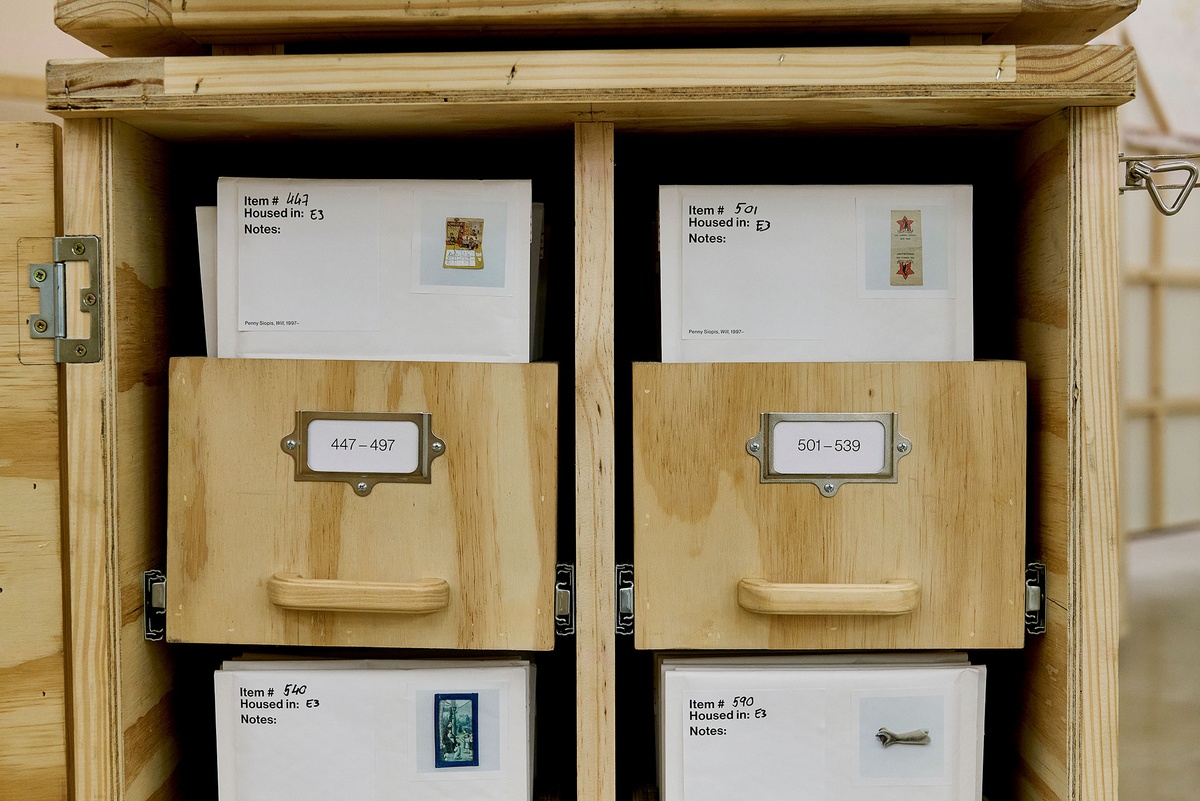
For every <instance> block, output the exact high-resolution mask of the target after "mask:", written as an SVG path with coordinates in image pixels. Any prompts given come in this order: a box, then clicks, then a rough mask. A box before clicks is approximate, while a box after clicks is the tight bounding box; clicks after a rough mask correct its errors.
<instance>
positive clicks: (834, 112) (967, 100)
mask: <svg viewBox="0 0 1200 801" xmlns="http://www.w3.org/2000/svg"><path fill="white" fill-rule="evenodd" d="M1014 53H1015V55H1014ZM694 75H699V76H702V78H701V80H696V79H695V78H694V77H692V76H694ZM1135 76H1136V65H1135V61H1134V57H1133V51H1132V49H1130V48H1127V47H1120V46H1112V45H1096V46H1057V47H1056V46H1045V47H1041V46H1018V47H1015V48H1009V47H1003V46H1001V47H975V48H971V47H899V48H888V47H882V48H784V49H778V50H776V49H772V50H750V51H736V50H728V49H726V50H695V49H692V50H682V51H657V50H651V51H643V50H638V51H628V50H619V51H566V52H563V51H559V52H554V51H547V52H532V51H524V52H514V53H477V52H466V53H448V54H438V55H428V54H422V53H409V54H391V55H355V56H227V57H219V58H218V57H214V58H208V59H179V58H166V59H162V58H144V59H108V60H103V61H61V62H51V64H50V65H49V67H48V71H47V105H48V108H49V110H50V111H51V112H52V113H55V114H59V115H62V116H64V117H75V116H96V115H99V114H102V115H106V116H112V117H115V118H119V119H122V120H125V121H127V122H129V123H130V124H133V125H135V126H137V127H139V128H141V129H143V130H146V131H149V132H151V133H154V134H156V135H159V136H162V137H164V138H168V139H177V138H181V139H196V138H205V137H227V136H237V137H244V136H261V137H270V136H280V135H291V134H292V133H293V132H294V131H295V129H296V128H297V126H305V131H306V133H307V134H309V135H312V136H318V137H322V136H323V137H330V136H355V137H361V136H372V135H383V134H387V135H389V136H395V135H396V132H397V131H401V132H403V133H404V135H406V136H424V135H434V134H438V135H455V136H467V135H470V134H474V133H481V132H485V131H489V132H491V131H495V130H506V131H547V130H565V129H568V128H570V126H572V125H574V124H575V123H579V122H611V123H614V124H617V125H619V126H620V128H621V130H623V131H663V130H672V131H678V130H679V129H680V126H686V127H687V128H689V129H691V130H746V129H758V130H779V131H783V130H797V129H800V130H814V129H815V130H822V129H825V130H838V131H858V130H874V129H879V128H889V129H890V128H895V127H897V126H910V127H920V128H923V129H927V128H928V127H929V126H930V125H931V124H935V125H937V126H938V127H950V128H952V127H964V126H970V127H971V128H1023V127H1026V126H1029V125H1032V124H1034V123H1036V122H1037V121H1039V120H1041V119H1043V118H1045V117H1046V116H1048V115H1050V114H1053V113H1054V112H1056V111H1058V110H1060V109H1062V108H1063V107H1064V106H1066V105H1098V106H1106V105H1120V104H1121V103H1125V102H1127V101H1128V100H1130V99H1131V98H1132V97H1133V87H1134V80H1135ZM964 77H965V78H967V80H964ZM331 106H336V107H337V112H336V114H332V115H331V114H330V107H331Z"/></svg>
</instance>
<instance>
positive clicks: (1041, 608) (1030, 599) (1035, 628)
mask: <svg viewBox="0 0 1200 801" xmlns="http://www.w3.org/2000/svg"><path fill="white" fill-rule="evenodd" d="M1025 631H1026V632H1028V633H1029V634H1045V633H1046V566H1045V565H1043V564H1042V563H1041V562H1030V563H1029V564H1027V565H1025Z"/></svg>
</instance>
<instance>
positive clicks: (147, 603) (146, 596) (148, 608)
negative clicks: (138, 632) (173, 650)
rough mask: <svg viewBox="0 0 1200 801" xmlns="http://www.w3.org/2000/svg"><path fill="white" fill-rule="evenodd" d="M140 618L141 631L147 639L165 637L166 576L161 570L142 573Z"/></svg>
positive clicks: (155, 639)
mask: <svg viewBox="0 0 1200 801" xmlns="http://www.w3.org/2000/svg"><path fill="white" fill-rule="evenodd" d="M142 619H143V620H144V621H145V628H144V630H143V632H142V633H143V636H145V638H146V639H147V640H149V641H151V642H159V641H160V640H164V639H166V636H167V576H166V574H165V573H163V572H162V571H161V570H147V571H146V572H145V573H143V574H142Z"/></svg>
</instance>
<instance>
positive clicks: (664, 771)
mask: <svg viewBox="0 0 1200 801" xmlns="http://www.w3.org/2000/svg"><path fill="white" fill-rule="evenodd" d="M718 663H719V660H712V659H708V660H699V661H697V662H695V663H692V664H691V665H689V662H688V660H664V662H663V663H662V665H661V667H660V671H661V675H660V679H659V682H660V686H659V709H660V715H659V726H660V733H659V749H660V754H659V761H660V774H659V783H660V784H659V792H660V798H662V800H663V801H682V800H683V799H685V798H686V799H687V801H716V799H728V798H735V797H736V798H793V797H803V798H806V799H811V800H812V801H822V799H829V801H835V800H836V801H978V799H979V798H980V797H981V796H982V784H981V782H982V758H983V708H984V684H985V673H986V672H985V669H984V668H983V667H979V666H969V665H961V664H959V665H949V664H929V665H926V666H920V667H917V666H913V665H912V664H911V663H909V664H903V663H902V664H900V665H897V666H894V667H888V666H886V665H883V664H878V665H875V666H871V667H863V666H852V667H844V668H833V667H830V666H828V665H826V664H821V663H819V662H818V663H812V664H809V665H805V664H803V663H800V664H796V665H792V666H788V665H786V664H784V663H781V662H779V661H772V662H768V663H766V664H765V665H764V666H763V667H758V668H756V667H753V666H751V665H750V664H748V660H745V659H742V660H737V663H736V666H731V667H728V668H725V667H719V666H717V665H718ZM884 730H886V731H887V732H888V733H890V734H893V735H899V736H900V738H901V739H902V740H914V739H915V740H927V741H926V742H924V743H909V742H899V743H889V744H888V745H886V746H885V745H884V740H885V739H887V737H883V738H881V734H882V732H883V731H884ZM798 793H799V795H798Z"/></svg>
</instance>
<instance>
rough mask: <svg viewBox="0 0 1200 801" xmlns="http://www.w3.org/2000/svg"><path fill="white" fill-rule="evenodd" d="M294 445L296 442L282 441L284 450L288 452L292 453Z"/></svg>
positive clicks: (292, 440)
mask: <svg viewBox="0 0 1200 801" xmlns="http://www.w3.org/2000/svg"><path fill="white" fill-rule="evenodd" d="M296 444H297V443H296V440H294V439H289V440H285V441H284V443H283V446H284V447H285V448H287V449H288V450H289V451H294V450H296Z"/></svg>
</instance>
